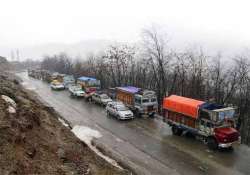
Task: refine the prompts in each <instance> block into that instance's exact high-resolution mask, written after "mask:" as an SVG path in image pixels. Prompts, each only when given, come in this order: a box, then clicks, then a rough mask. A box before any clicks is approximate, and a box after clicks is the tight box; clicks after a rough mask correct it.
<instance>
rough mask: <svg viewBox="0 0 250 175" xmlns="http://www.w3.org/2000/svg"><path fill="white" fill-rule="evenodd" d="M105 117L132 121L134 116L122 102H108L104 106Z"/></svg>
mask: <svg viewBox="0 0 250 175" xmlns="http://www.w3.org/2000/svg"><path fill="white" fill-rule="evenodd" d="M106 112H107V116H111V115H112V116H115V117H116V118H117V119H119V120H128V119H133V118H134V114H133V112H132V111H131V110H129V109H128V108H127V107H126V106H125V105H124V104H123V103H122V102H109V103H108V104H107V106H106Z"/></svg>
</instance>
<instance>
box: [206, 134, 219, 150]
mask: <svg viewBox="0 0 250 175" xmlns="http://www.w3.org/2000/svg"><path fill="white" fill-rule="evenodd" d="M207 146H208V148H209V149H211V150H216V149H217V148H218V142H217V141H216V139H215V138H214V137H208V138H207Z"/></svg>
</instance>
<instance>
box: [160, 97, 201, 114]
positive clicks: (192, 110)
mask: <svg viewBox="0 0 250 175" xmlns="http://www.w3.org/2000/svg"><path fill="white" fill-rule="evenodd" d="M203 103H205V102H204V101H199V100H194V99H191V98H186V97H181V96H177V95H171V96H169V97H166V98H164V100H163V108H164V109H167V110H169V111H174V112H178V113H181V114H184V115H187V116H190V117H192V118H197V117H198V108H199V106H200V105H201V104H203Z"/></svg>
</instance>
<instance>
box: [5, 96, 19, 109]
mask: <svg viewBox="0 0 250 175" xmlns="http://www.w3.org/2000/svg"><path fill="white" fill-rule="evenodd" d="M1 97H2V99H3V100H4V101H6V103H8V104H9V105H11V106H12V107H14V108H16V102H15V101H14V100H13V99H12V98H10V97H8V96H6V95H1Z"/></svg>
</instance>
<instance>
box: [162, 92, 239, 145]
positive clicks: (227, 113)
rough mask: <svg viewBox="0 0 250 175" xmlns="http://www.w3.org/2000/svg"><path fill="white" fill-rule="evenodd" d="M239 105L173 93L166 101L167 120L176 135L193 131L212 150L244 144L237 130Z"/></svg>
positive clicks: (165, 113) (164, 111) (165, 119)
mask: <svg viewBox="0 0 250 175" xmlns="http://www.w3.org/2000/svg"><path fill="white" fill-rule="evenodd" d="M235 111H236V108H235V107H225V106H223V105H218V104H215V103H209V102H204V101H200V100H195V99H191V98H187V97H182V96H177V95H171V96H169V97H165V98H164V100H163V121H164V122H166V123H168V124H169V125H170V126H171V129H172V132H173V134H174V135H178V136H180V135H182V133H190V134H192V135H194V136H196V138H199V139H201V140H202V141H203V142H204V143H206V144H207V146H208V147H209V148H210V149H212V150H215V149H218V148H231V147H232V146H233V145H234V144H238V143H240V134H239V132H238V131H237V130H236V120H237V117H236V114H235Z"/></svg>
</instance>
